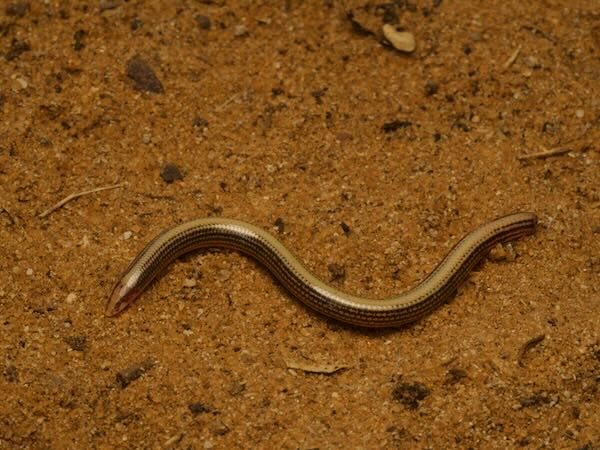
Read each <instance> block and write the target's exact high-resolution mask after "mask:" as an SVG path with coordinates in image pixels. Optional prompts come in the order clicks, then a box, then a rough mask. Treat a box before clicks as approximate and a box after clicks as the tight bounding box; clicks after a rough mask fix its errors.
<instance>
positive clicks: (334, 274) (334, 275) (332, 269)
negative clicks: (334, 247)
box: [327, 263, 346, 281]
mask: <svg viewBox="0 0 600 450" xmlns="http://www.w3.org/2000/svg"><path fill="white" fill-rule="evenodd" d="M327 269H328V270H329V273H330V274H331V277H330V278H329V280H330V281H343V280H344V279H345V278H346V269H345V268H344V266H340V265H339V264H335V263H332V264H329V265H328V266H327Z"/></svg>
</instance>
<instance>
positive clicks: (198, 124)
mask: <svg viewBox="0 0 600 450" xmlns="http://www.w3.org/2000/svg"><path fill="white" fill-rule="evenodd" d="M192 124H193V125H194V126H195V127H196V128H204V127H206V126H208V120H206V119H203V118H202V117H196V118H195V119H194V121H193V122H192Z"/></svg>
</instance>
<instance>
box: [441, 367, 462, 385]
mask: <svg viewBox="0 0 600 450" xmlns="http://www.w3.org/2000/svg"><path fill="white" fill-rule="evenodd" d="M465 378H467V371H466V370H464V369H461V368H459V367H453V368H452V369H450V370H449V371H448V373H447V374H446V384H455V383H458V382H459V381H460V380H463V379H465Z"/></svg>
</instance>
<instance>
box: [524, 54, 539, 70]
mask: <svg viewBox="0 0 600 450" xmlns="http://www.w3.org/2000/svg"><path fill="white" fill-rule="evenodd" d="M523 62H524V63H525V65H526V66H527V67H530V68H531V69H538V68H540V67H541V65H540V63H539V61H538V59H537V58H536V57H535V56H526V57H525V59H524V60H523Z"/></svg>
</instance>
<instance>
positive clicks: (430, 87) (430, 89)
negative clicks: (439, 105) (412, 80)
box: [425, 81, 438, 97]
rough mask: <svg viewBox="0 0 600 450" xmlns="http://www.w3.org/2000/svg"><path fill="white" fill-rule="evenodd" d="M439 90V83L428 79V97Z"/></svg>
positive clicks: (426, 92)
mask: <svg viewBox="0 0 600 450" xmlns="http://www.w3.org/2000/svg"><path fill="white" fill-rule="evenodd" d="M437 91H438V85H437V84H436V83H434V82H432V81H428V82H427V84H425V95H426V96H427V97H431V96H432V95H434V94H437Z"/></svg>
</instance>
